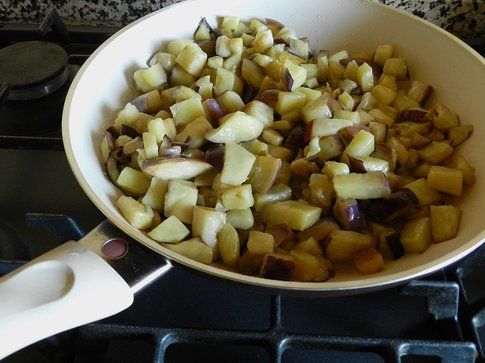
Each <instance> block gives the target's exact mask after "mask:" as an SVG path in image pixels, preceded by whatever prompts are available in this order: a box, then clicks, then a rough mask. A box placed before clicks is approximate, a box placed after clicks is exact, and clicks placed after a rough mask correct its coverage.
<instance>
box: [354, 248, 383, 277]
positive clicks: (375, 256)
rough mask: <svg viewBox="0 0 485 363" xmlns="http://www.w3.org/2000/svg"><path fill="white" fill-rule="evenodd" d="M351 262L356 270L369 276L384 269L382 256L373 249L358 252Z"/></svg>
mask: <svg viewBox="0 0 485 363" xmlns="http://www.w3.org/2000/svg"><path fill="white" fill-rule="evenodd" d="M352 261H353V264H354V266H355V267H357V270H359V272H361V273H363V274H371V273H374V272H378V271H381V270H382V269H384V260H383V258H382V255H381V254H380V253H379V252H377V251H376V249H375V248H373V247H371V248H366V249H363V250H360V251H358V252H357V253H356V254H355V255H354V257H353V259H352Z"/></svg>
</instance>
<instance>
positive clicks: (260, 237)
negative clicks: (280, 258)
mask: <svg viewBox="0 0 485 363" xmlns="http://www.w3.org/2000/svg"><path fill="white" fill-rule="evenodd" d="M247 248H248V251H249V253H252V254H254V255H264V254H266V253H272V252H273V250H274V248H275V241H274V238H273V236H272V235H271V234H269V233H265V232H260V231H250V232H249V239H248V244H247Z"/></svg>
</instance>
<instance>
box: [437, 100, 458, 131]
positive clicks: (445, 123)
mask: <svg viewBox="0 0 485 363" xmlns="http://www.w3.org/2000/svg"><path fill="white" fill-rule="evenodd" d="M433 125H434V127H436V128H437V129H438V130H440V131H448V130H449V129H451V128H453V127H457V126H460V119H459V118H458V116H457V115H456V114H454V113H453V112H452V111H451V110H450V109H449V108H448V107H446V106H445V105H443V104H442V103H439V102H437V103H436V104H435V105H434V107H433Z"/></svg>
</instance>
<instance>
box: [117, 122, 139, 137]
mask: <svg viewBox="0 0 485 363" xmlns="http://www.w3.org/2000/svg"><path fill="white" fill-rule="evenodd" d="M120 134H121V135H126V136H129V137H131V138H132V139H134V138H135V137H137V136H140V134H139V133H138V131H136V130H135V129H134V128H133V127H131V126H128V125H121V132H120Z"/></svg>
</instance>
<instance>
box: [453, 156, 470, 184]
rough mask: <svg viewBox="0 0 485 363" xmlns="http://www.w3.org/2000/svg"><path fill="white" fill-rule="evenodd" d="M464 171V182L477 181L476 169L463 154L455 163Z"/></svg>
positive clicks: (457, 167) (456, 166)
mask: <svg viewBox="0 0 485 363" xmlns="http://www.w3.org/2000/svg"><path fill="white" fill-rule="evenodd" d="M453 166H454V167H455V168H456V169H458V170H461V171H462V173H463V183H465V184H466V185H471V184H474V183H475V169H474V168H473V167H472V166H471V165H470V164H469V163H468V161H467V160H466V159H465V158H464V157H463V156H461V155H460V156H458V157H457V158H456V160H455V162H454V165H453Z"/></svg>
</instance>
